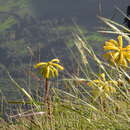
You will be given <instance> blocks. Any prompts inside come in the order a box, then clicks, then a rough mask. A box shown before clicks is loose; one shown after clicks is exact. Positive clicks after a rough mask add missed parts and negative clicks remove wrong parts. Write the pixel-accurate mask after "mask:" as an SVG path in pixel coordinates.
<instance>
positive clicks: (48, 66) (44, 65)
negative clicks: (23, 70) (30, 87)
mask: <svg viewBox="0 0 130 130" xmlns="http://www.w3.org/2000/svg"><path fill="white" fill-rule="evenodd" d="M59 62H60V60H59V59H52V60H51V61H49V62H40V63H38V64H36V65H34V68H36V69H39V73H40V74H42V76H43V77H44V78H46V79H49V78H52V77H57V76H58V70H64V67H62V66H61V65H59V64H58V63H59Z"/></svg>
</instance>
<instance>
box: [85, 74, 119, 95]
mask: <svg viewBox="0 0 130 130" xmlns="http://www.w3.org/2000/svg"><path fill="white" fill-rule="evenodd" d="M87 85H88V86H91V87H92V93H93V95H94V96H99V95H95V94H99V93H100V92H102V93H103V95H105V94H108V95H111V94H112V93H115V92H116V89H115V88H114V86H116V85H118V82H117V81H114V80H108V81H107V80H106V78H105V74H104V73H102V74H100V75H99V77H98V79H96V80H92V81H90V82H88V83H87Z"/></svg>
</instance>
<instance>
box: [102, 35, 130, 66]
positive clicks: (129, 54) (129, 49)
mask: <svg viewBox="0 0 130 130" xmlns="http://www.w3.org/2000/svg"><path fill="white" fill-rule="evenodd" d="M103 48H104V50H109V52H107V53H106V54H104V55H103V56H104V58H105V59H107V60H108V61H110V62H111V63H112V64H113V63H114V64H117V65H118V66H124V67H127V66H128V62H129V63H130V45H128V46H126V47H125V48H123V40H122V36H120V35H119V36H118V42H117V41H115V40H113V39H111V40H109V41H108V42H105V45H104V47H103Z"/></svg>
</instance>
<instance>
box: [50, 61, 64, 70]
mask: <svg viewBox="0 0 130 130" xmlns="http://www.w3.org/2000/svg"><path fill="white" fill-rule="evenodd" d="M52 65H53V66H55V67H56V68H57V69H60V70H64V67H62V66H61V65H59V64H56V63H52Z"/></svg>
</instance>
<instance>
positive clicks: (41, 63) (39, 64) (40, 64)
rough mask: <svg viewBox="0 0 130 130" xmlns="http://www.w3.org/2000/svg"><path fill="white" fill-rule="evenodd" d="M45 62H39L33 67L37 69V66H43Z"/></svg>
mask: <svg viewBox="0 0 130 130" xmlns="http://www.w3.org/2000/svg"><path fill="white" fill-rule="evenodd" d="M46 64H47V63H45V62H40V63H38V64H36V65H34V68H35V69H37V68H39V67H41V66H43V65H46Z"/></svg>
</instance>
